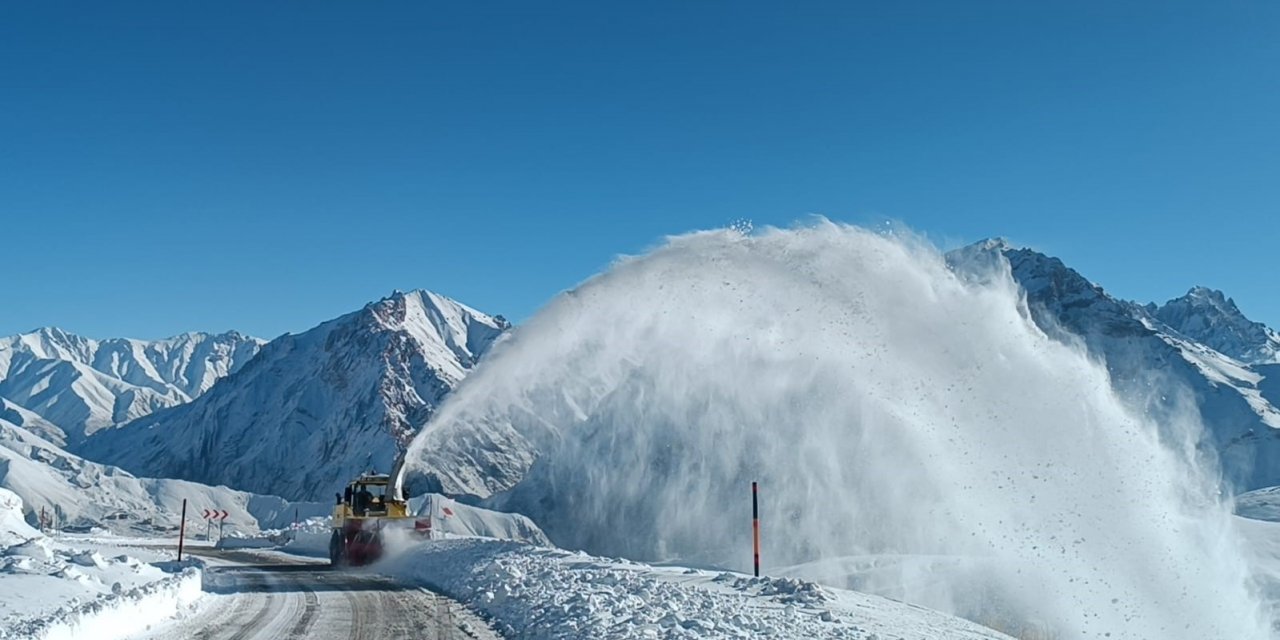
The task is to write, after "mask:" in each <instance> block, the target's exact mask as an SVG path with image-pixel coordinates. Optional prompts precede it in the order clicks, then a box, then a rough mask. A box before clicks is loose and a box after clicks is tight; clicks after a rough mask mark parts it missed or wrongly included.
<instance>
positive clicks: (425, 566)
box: [377, 538, 1009, 640]
mask: <svg viewBox="0 0 1280 640" xmlns="http://www.w3.org/2000/svg"><path fill="white" fill-rule="evenodd" d="M377 569H378V570H380V571H384V572H387V573H390V574H392V575H395V576H397V577H399V578H402V579H405V580H408V581H413V582H416V583H419V584H423V585H426V586H429V587H432V588H434V589H436V590H439V591H440V592H441V593H443V594H445V595H447V596H450V597H452V598H455V599H457V600H460V601H462V602H463V603H465V604H467V605H468V606H469V607H471V608H473V609H474V610H476V611H478V612H480V613H481V614H482V615H484V616H486V617H488V618H489V619H490V620H491V621H492V622H493V623H494V625H495V627H496V628H498V629H499V631H501V632H502V633H503V634H504V635H506V636H508V637H519V638H524V639H527V640H544V639H551V638H618V639H630V638H637V639H648V638H747V637H770V638H804V639H805V640H816V639H821V638H840V639H847V640H874V639H876V638H880V639H884V640H888V639H890V638H892V639H895V640H897V639H902V640H933V639H936V638H948V639H949V640H977V639H1001V640H1009V636H1006V635H1003V634H1001V633H998V632H996V631H993V630H990V629H987V628H985V627H982V626H979V625H977V624H974V623H971V622H968V621H966V620H962V619H959V618H955V617H951V616H948V615H945V614H942V613H938V612H936V611H931V610H928V609H924V608H921V607H917V606H913V605H909V604H905V603H901V602H897V601H895V600H889V599H886V598H881V597H877V596H871V595H866V594H861V593H857V592H853V591H844V590H839V589H829V588H826V587H821V586H819V585H817V584H815V583H812V582H806V581H802V580H796V579H787V578H752V577H749V576H743V575H741V574H732V573H717V572H707V571H699V570H696V569H684V568H679V567H653V566H649V565H644V564H638V563H633V562H628V561H625V560H613V559H607V558H598V557H593V556H588V555H585V554H582V553H573V552H568V551H562V550H558V549H550V548H545V547H536V546H532V545H526V544H520V543H515V542H506V541H499V540H487V539H479V538H473V539H456V540H439V541H431V542H423V543H417V544H406V545H405V546H404V547H403V548H401V549H398V550H394V552H393V553H391V554H389V557H388V558H387V560H386V561H384V562H382V563H380V565H379V566H378V567H377Z"/></svg>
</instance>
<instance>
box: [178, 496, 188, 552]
mask: <svg viewBox="0 0 1280 640" xmlns="http://www.w3.org/2000/svg"><path fill="white" fill-rule="evenodd" d="M185 537H187V499H186V498H183V499H182V520H181V521H180V522H179V523H178V562H182V539H183V538H185Z"/></svg>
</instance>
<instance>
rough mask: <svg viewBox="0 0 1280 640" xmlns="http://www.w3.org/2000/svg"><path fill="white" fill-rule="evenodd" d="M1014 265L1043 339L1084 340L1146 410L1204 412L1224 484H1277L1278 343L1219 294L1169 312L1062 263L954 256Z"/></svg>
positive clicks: (977, 250)
mask: <svg viewBox="0 0 1280 640" xmlns="http://www.w3.org/2000/svg"><path fill="white" fill-rule="evenodd" d="M993 258H1002V259H1004V260H1007V261H1008V264H1009V267H1010V269H1011V272H1012V274H1013V278H1014V280H1016V281H1017V282H1018V284H1020V285H1021V286H1022V288H1023V289H1024V290H1025V291H1026V296H1027V303H1028V307H1029V309H1030V312H1031V316H1032V318H1033V319H1034V320H1035V322H1036V324H1037V325H1039V326H1040V328H1041V329H1043V330H1044V331H1045V332H1046V333H1048V334H1050V335H1052V336H1055V337H1058V338H1060V339H1063V340H1075V339H1077V338H1079V339H1082V340H1083V343H1084V345H1085V346H1086V347H1087V348H1088V350H1089V351H1090V352H1091V353H1092V354H1093V355H1095V356H1097V357H1099V358H1101V359H1103V360H1104V361H1105V362H1106V365H1107V368H1108V370H1109V371H1110V373H1111V378H1112V384H1113V385H1114V386H1115V387H1116V388H1117V390H1118V391H1120V392H1121V394H1122V395H1123V396H1124V397H1126V398H1130V399H1137V398H1144V399H1145V401H1144V402H1145V405H1146V406H1143V407H1140V408H1142V409H1144V410H1149V411H1153V412H1155V414H1154V415H1155V416H1156V417H1157V418H1159V417H1160V416H1161V413H1162V412H1167V411H1172V410H1175V409H1176V408H1177V407H1176V406H1175V405H1176V404H1177V403H1178V402H1179V401H1180V400H1181V396H1180V395H1179V392H1185V393H1186V394H1188V397H1189V398H1190V401H1191V402H1192V403H1193V405H1194V407H1195V408H1197V409H1199V412H1200V414H1201V418H1202V420H1203V422H1204V424H1205V426H1206V428H1207V430H1208V436H1209V437H1210V439H1211V441H1212V444H1213V445H1214V446H1215V448H1216V449H1217V451H1218V453H1219V454H1220V456H1221V459H1222V465H1223V470H1224V474H1225V475H1226V477H1227V478H1228V479H1229V480H1230V481H1231V482H1232V483H1233V484H1234V485H1235V486H1236V487H1238V488H1241V489H1245V490H1249V489H1256V488H1259V487H1266V486H1272V485H1278V484H1280V409H1278V408H1277V407H1280V358H1278V357H1277V354H1278V353H1280V335H1277V333H1276V332H1275V331H1273V330H1271V329H1269V328H1267V327H1266V326H1264V325H1262V324H1260V323H1257V322H1253V321H1252V320H1249V319H1248V318H1246V317H1245V316H1244V314H1242V313H1241V312H1240V310H1239V309H1238V308H1237V307H1236V305H1235V303H1234V302H1233V301H1232V300H1231V299H1230V298H1227V297H1226V296H1225V295H1224V294H1223V293H1222V292H1220V291H1214V290H1211V289H1207V288H1204V287H1193V288H1192V289H1191V290H1190V291H1189V292H1188V293H1187V294H1186V295H1184V296H1182V297H1180V298H1175V299H1173V300H1170V301H1168V302H1166V303H1165V304H1163V305H1156V304H1146V305H1143V304H1138V303H1135V302H1129V301H1125V300H1120V299H1117V298H1115V297H1113V296H1111V295H1110V294H1108V293H1107V292H1106V291H1104V290H1103V288H1102V287H1100V286H1098V285H1096V284H1094V283H1092V282H1090V281H1089V280H1088V279H1086V278H1085V277H1084V276H1082V275H1081V274H1080V273H1079V272H1077V271H1075V270H1074V269H1071V268H1070V267H1067V266H1066V265H1065V264H1063V262H1062V261H1061V260H1059V259H1057V258H1053V257H1050V256H1046V255H1044V254H1041V253H1037V252H1035V251H1032V250H1030V249H1025V248H1018V247H1014V246H1012V245H1010V244H1008V243H1007V242H1005V241H1003V240H987V241H984V242H980V243H977V244H974V245H971V246H969V247H966V248H964V249H960V250H957V251H954V252H952V253H951V254H949V255H948V259H949V261H950V262H951V263H952V264H953V265H954V266H956V267H957V268H959V269H961V270H964V269H968V268H971V267H973V266H975V265H982V264H989V263H990V260H992V259H993Z"/></svg>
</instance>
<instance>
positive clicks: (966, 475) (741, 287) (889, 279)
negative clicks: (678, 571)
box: [409, 221, 1269, 640]
mask: <svg viewBox="0 0 1280 640" xmlns="http://www.w3.org/2000/svg"><path fill="white" fill-rule="evenodd" d="M984 268H985V269H987V270H988V271H989V273H982V274H981V276H982V277H971V276H962V275H960V274H958V273H957V271H955V270H953V269H952V267H951V266H950V265H948V264H947V262H946V260H945V259H944V257H943V256H942V255H941V254H940V253H939V252H938V251H937V250H936V249H935V248H933V247H932V246H929V245H928V244H927V243H925V242H923V241H921V240H919V239H917V238H914V237H913V236H911V235H910V234H904V233H898V232H895V233H893V234H883V233H877V232H872V231H868V230H865V229H860V228H856V227H849V226H844V225H838V224H832V223H829V222H826V221H818V222H817V223H815V224H813V225H811V226H807V227H802V228H797V229H792V230H778V229H767V230H764V231H761V232H758V233H750V234H743V233H738V232H734V231H728V230H725V231H711V232H702V233H694V234H689V235H685V236H680V237H674V238H670V239H668V240H667V241H666V242H665V243H664V244H663V245H662V246H660V247H658V248H656V249H654V250H653V251H652V252H650V253H648V254H647V255H644V256H640V257H635V258H625V259H621V260H619V261H618V262H617V263H615V264H614V265H613V266H612V267H611V268H610V269H609V270H607V271H606V272H605V273H602V274H600V275H598V276H596V277H594V278H592V279H590V280H588V281H587V282H585V283H583V284H581V285H580V286H578V287H576V288H575V289H573V290H572V291H569V292H567V293H564V294H562V295H560V296H558V297H556V298H555V299H554V300H552V301H550V302H549V303H548V304H547V306H546V307H544V308H543V309H542V310H541V311H539V312H538V314H536V315H535V316H534V317H533V318H532V319H530V320H529V321H528V322H527V323H525V324H524V325H522V326H520V327H518V328H517V329H516V330H515V331H514V333H513V335H511V336H510V337H509V338H507V339H505V340H503V341H501V342H499V343H498V344H496V345H495V347H494V349H493V351H491V352H490V353H489V354H488V355H487V356H486V358H485V360H484V362H482V363H481V364H480V366H479V367H477V369H476V370H475V371H474V372H473V373H472V374H471V375H470V376H468V378H467V379H466V380H465V381H464V382H463V383H462V385H461V386H460V387H459V388H458V389H457V390H456V391H455V392H453V394H452V395H451V396H450V397H449V399H448V400H446V402H445V404H444V405H443V406H441V407H440V408H439V410H438V411H437V413H436V414H435V416H434V417H433V419H432V421H431V422H430V423H429V424H428V425H427V426H426V427H425V428H424V429H423V430H422V431H421V433H420V434H419V436H418V437H417V438H416V439H415V441H414V443H413V444H412V446H411V449H410V452H409V464H410V465H413V466H416V471H417V472H418V473H426V472H430V473H432V474H433V476H434V477H435V478H438V479H440V480H441V481H442V482H443V483H444V484H445V485H446V486H445V487H444V490H445V491H447V492H449V493H458V494H469V495H473V496H477V497H478V498H482V499H483V498H486V497H487V503H486V506H490V507H496V508H498V509H499V510H505V511H517V512H521V513H524V514H525V515H528V516H530V517H532V518H533V519H534V520H535V521H536V522H537V523H538V524H539V525H540V526H541V527H542V528H543V529H544V530H545V531H546V533H547V534H548V535H549V536H550V537H551V538H552V540H554V541H555V542H556V543H557V544H560V545H561V546H565V547H567V548H574V549H584V550H586V551H588V552H592V553H596V554H600V555H614V556H622V557H628V558H633V559H637V560H651V561H665V562H672V563H681V562H682V563H688V564H696V565H697V566H719V567H726V568H733V569H737V570H741V571H751V569H752V567H751V566H750V565H748V561H747V559H746V558H745V556H744V554H742V553H741V548H742V547H741V544H740V543H739V542H736V541H740V540H741V539H742V531H741V529H742V523H743V522H744V521H745V520H746V518H747V517H750V516H749V512H748V511H747V505H746V501H745V500H742V499H741V491H742V487H744V486H746V485H747V484H749V483H750V482H752V481H759V483H760V484H763V485H765V486H767V487H769V496H770V499H769V500H768V501H767V502H766V503H765V504H758V505H757V509H763V511H764V513H762V514H759V515H761V516H762V517H764V518H767V519H769V521H770V522H785V523H786V535H775V536H771V537H770V538H769V539H768V540H765V541H763V543H762V544H763V545H764V547H765V548H764V549H762V552H763V553H766V554H768V555H769V563H770V564H769V566H770V573H771V574H773V575H781V576H799V577H807V578H810V579H814V580H818V581H819V582H822V583H825V584H829V585H833V586H839V587H851V588H856V589H860V590H864V591H871V592H875V593H880V594H883V595H887V596H890V597H894V598H897V599H901V600H907V601H911V602H914V603H917V604H922V605H925V606H930V607H933V608H937V609H942V610H946V611H950V612H954V613H958V614H961V615H965V616H967V617H972V618H976V619H981V620H988V619H991V618H993V617H995V618H999V619H1001V620H1011V621H1015V622H1017V621H1024V622H1026V623H1028V624H1029V625H1038V626H1040V627H1041V628H1049V629H1052V630H1054V631H1055V632H1056V635H1057V637H1060V638H1095V637H1096V638H1100V637H1104V636H1106V635H1107V634H1109V637H1110V638H1112V639H1113V640H1117V639H1120V638H1126V639H1130V638H1140V639H1141V638H1150V639H1160V640H1183V639H1187V638H1196V639H1199V638H1224V639H1225V638H1230V639H1232V640H1235V639H1254V638H1264V637H1267V635H1268V634H1269V630H1268V629H1267V625H1266V623H1265V622H1263V621H1262V620H1261V616H1260V615H1259V602H1258V599H1257V598H1256V597H1255V595H1254V593H1253V592H1252V591H1251V589H1250V588H1249V586H1248V585H1247V582H1248V581H1249V580H1250V578H1251V575H1250V570H1249V567H1248V565H1247V564H1246V562H1245V560H1244V557H1243V552H1242V548H1241V546H1240V542H1239V540H1238V536H1237V533H1236V531H1235V525H1234V524H1233V522H1232V516H1231V513H1230V508H1229V505H1227V504H1225V503H1224V501H1223V500H1221V499H1220V498H1219V497H1218V496H1217V494H1216V491H1217V488H1218V487H1217V486H1216V484H1215V482H1214V478H1213V476H1212V474H1211V473H1207V472H1205V470H1203V469H1202V468H1200V467H1199V466H1197V464H1198V463H1197V460H1196V458H1195V455H1194V443H1195V442H1196V440H1197V438H1198V436H1199V434H1200V429H1201V427H1200V425H1199V419H1198V416H1196V415H1195V414H1194V413H1193V412H1185V413H1184V414H1182V415H1175V416H1170V419H1168V420H1164V419H1162V420H1161V421H1160V423H1159V424H1157V423H1156V421H1154V420H1153V419H1151V418H1149V417H1148V416H1146V415H1144V414H1142V413H1141V412H1140V411H1135V410H1133V409H1132V408H1131V407H1132V406H1133V404H1131V403H1130V402H1129V401H1128V399H1122V398H1119V397H1117V395H1116V394H1115V392H1114V391H1113V390H1112V386H1111V384H1110V382H1111V381H1110V380H1109V378H1108V374H1107V371H1106V369H1105V367H1104V366H1103V365H1102V364H1100V363H1098V362H1096V361H1094V360H1092V359H1091V358H1090V356H1089V355H1088V354H1087V353H1085V352H1084V350H1083V349H1081V348H1079V347H1078V346H1075V345H1070V344H1066V343H1064V342H1061V341H1058V340H1055V339H1053V338H1051V337H1049V336H1047V335H1046V334H1045V333H1044V332H1043V331H1041V330H1040V329H1039V328H1038V327H1037V326H1036V325H1035V324H1034V323H1033V322H1032V320H1031V319H1030V318H1029V314H1028V312H1027V308H1026V303H1025V300H1024V298H1023V295H1022V293H1021V291H1020V289H1019V288H1018V286H1017V284H1016V283H1015V282H1014V281H1013V279H1012V277H1011V276H1010V274H1009V267H1008V264H1007V262H1006V261H1004V260H1003V258H1000V259H999V260H993V261H992V264H990V265H989V266H987V267H984ZM1153 388H1156V389H1159V390H1160V391H1161V392H1162V393H1163V392H1173V391H1174V390H1171V389H1169V388H1168V386H1167V385H1164V386H1157V387H1153ZM476 443H485V444H484V445H483V446H482V445H478V444H476ZM726 511H728V513H727V514H726V515H727V517H715V516H716V515H717V514H725V513H726Z"/></svg>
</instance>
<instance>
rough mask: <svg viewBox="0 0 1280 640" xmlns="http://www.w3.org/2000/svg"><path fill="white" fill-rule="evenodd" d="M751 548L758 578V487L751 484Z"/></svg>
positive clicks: (753, 483) (755, 484)
mask: <svg viewBox="0 0 1280 640" xmlns="http://www.w3.org/2000/svg"><path fill="white" fill-rule="evenodd" d="M751 546H752V549H753V550H754V551H755V568H756V577H757V578H759V577H760V487H759V484H757V483H755V482H752V483H751Z"/></svg>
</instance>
